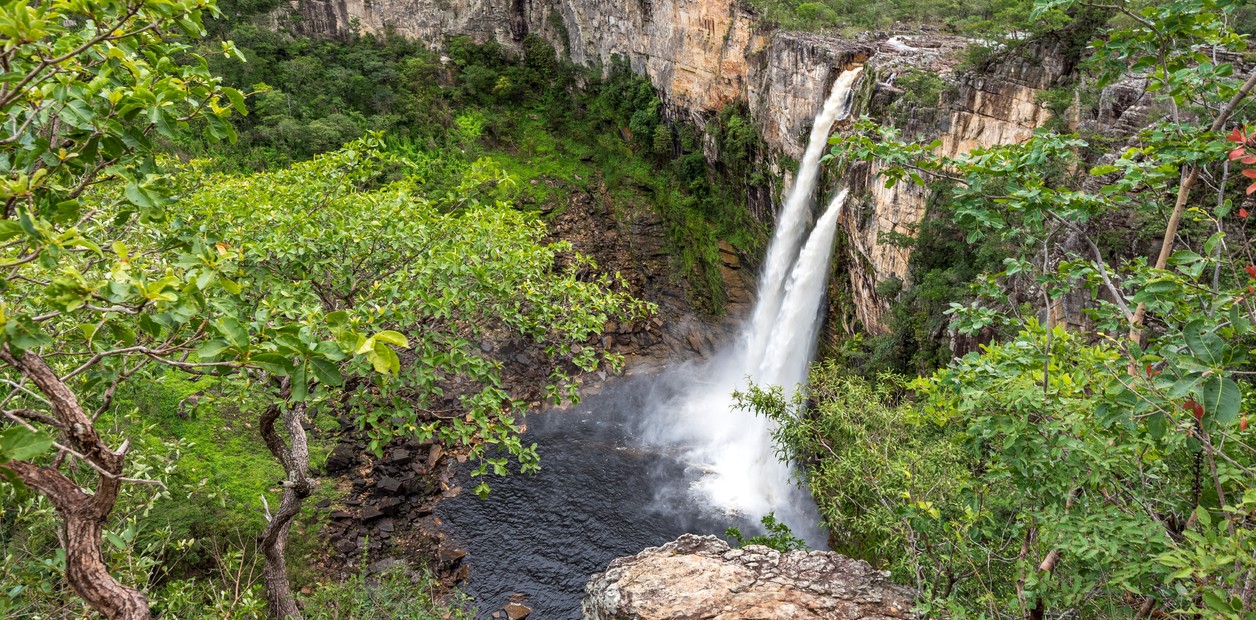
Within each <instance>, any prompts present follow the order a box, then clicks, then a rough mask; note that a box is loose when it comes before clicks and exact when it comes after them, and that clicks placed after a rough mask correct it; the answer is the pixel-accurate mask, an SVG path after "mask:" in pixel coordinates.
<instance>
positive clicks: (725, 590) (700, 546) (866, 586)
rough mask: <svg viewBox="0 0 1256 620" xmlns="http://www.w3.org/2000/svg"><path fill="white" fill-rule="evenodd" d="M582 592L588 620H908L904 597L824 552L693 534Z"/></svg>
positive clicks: (611, 571) (860, 565)
mask: <svg viewBox="0 0 1256 620" xmlns="http://www.w3.org/2000/svg"><path fill="white" fill-rule="evenodd" d="M585 592H586V594H585V598H584V602H583V605H582V607H583V610H584V617H585V618H586V619H587V620H734V619H750V618H753V619H755V620H778V619H779V620H785V619H792V620H807V619H824V620H890V619H907V618H914V617H915V614H913V613H912V592H911V590H910V589H908V588H905V587H903V586H899V585H895V584H894V583H892V582H891V581H890V580H889V577H888V576H887V573H884V572H881V571H878V570H875V569H873V568H872V566H870V565H869V564H868V563H867V562H863V561H861V560H853V559H851V558H848V557H846V556H843V555H839V554H837V553H833V552H829V551H810V552H808V551H795V552H792V553H781V552H779V551H776V550H773V549H769V548H768V547H762V546H759V545H747V546H745V547H742V548H740V549H732V548H730V547H729V546H728V544H727V543H725V542H724V541H722V540H720V539H719V538H716V537H714V536H695V535H692V534H685V535H683V536H681V537H680V538H678V539H676V540H675V541H673V542H670V543H667V544H665V545H663V546H661V547H652V548H649V549H646V550H645V551H642V552H641V553H639V554H637V555H635V556H632V557H625V558H619V559H616V560H614V561H612V562H611V563H610V566H609V567H607V569H606V571H605V572H603V573H599V574H597V575H594V576H593V578H592V579H590V581H589V584H588V586H587V587H586V588H585Z"/></svg>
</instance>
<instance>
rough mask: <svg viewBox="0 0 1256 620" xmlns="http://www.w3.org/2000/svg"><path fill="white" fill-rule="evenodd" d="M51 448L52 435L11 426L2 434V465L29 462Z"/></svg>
mask: <svg viewBox="0 0 1256 620" xmlns="http://www.w3.org/2000/svg"><path fill="white" fill-rule="evenodd" d="M51 447H52V436H51V435H49V434H47V433H44V432H39V431H32V430H30V429H29V428H26V427H25V426H10V427H9V428H7V429H5V430H4V431H3V432H0V463H7V462H9V461H28V460H30V459H32V458H35V457H37V456H39V455H41V454H43V453H44V452H47V451H48V449H49V448H51Z"/></svg>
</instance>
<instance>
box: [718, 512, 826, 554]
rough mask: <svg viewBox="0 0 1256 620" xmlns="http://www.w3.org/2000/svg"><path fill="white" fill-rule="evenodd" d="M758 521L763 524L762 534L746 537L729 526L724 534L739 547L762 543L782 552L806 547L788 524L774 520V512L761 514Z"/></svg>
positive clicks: (737, 529)
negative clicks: (761, 516)
mask: <svg viewBox="0 0 1256 620" xmlns="http://www.w3.org/2000/svg"><path fill="white" fill-rule="evenodd" d="M759 523H760V524H761V525H763V529H764V530H765V533H763V534H758V535H755V536H751V537H749V538H747V537H746V535H745V534H742V533H741V530H740V529H739V528H735V527H730V528H728V529H727V530H726V531H725V532H724V535H725V536H727V537H729V538H730V539H732V541H733V543H734V544H736V545H737V546H739V547H741V546H744V545H763V546H764V547H770V548H772V549H776V550H777V551H780V552H782V553H789V552H790V551H798V550H801V549H806V548H807V543H806V542H805V541H803V540H802V539H801V538H798V537H797V536H795V535H794V533H793V532H792V531H791V530H790V529H789V526H788V525H785V524H784V523H781V522H780V521H777V520H776V513H773V512H769V513H768V514H766V515H763V518H762V519H759Z"/></svg>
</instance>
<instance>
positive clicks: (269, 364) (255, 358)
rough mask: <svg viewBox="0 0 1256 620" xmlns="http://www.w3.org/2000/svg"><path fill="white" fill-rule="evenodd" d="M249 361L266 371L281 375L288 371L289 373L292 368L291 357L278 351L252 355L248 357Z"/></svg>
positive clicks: (284, 375)
mask: <svg viewBox="0 0 1256 620" xmlns="http://www.w3.org/2000/svg"><path fill="white" fill-rule="evenodd" d="M249 363H251V364H253V365H254V366H257V367H258V368H261V369H262V370H265V371H267V372H273V373H275V374H277V375H279V376H281V377H286V376H288V373H291V372H292V370H293V368H294V364H293V363H292V358H291V357H289V356H287V355H280V354H278V353H259V354H257V355H252V356H250V357H249Z"/></svg>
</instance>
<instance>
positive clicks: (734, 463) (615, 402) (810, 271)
mask: <svg viewBox="0 0 1256 620" xmlns="http://www.w3.org/2000/svg"><path fill="white" fill-rule="evenodd" d="M859 73H860V70H859V69H858V68H856V69H853V70H849V71H845V72H843V73H842V74H841V75H839V76H838V79H837V80H836V82H835V83H834V85H833V89H832V92H831V93H830V95H829V98H828V99H827V100H826V102H825V104H824V107H823V108H822V109H821V111H820V113H819V114H818V115H817V117H816V120H815V123H814V124H813V129H812V132H811V136H810V140H809V142H808V145H807V149H806V151H805V153H804V156H803V159H802V161H801V162H800V165H799V171H798V175H797V178H796V179H795V181H794V186H793V188H792V189H791V191H790V193H789V196H788V198H787V200H786V201H785V203H784V204H783V205H782V207H781V210H780V213H779V216H778V224H777V227H776V231H775V233H774V236H773V239H772V242H771V244H770V245H769V248H768V254H767V256H766V258H765V262H764V266H763V272H762V275H761V278H760V282H759V287H758V300H757V302H756V306H755V309H754V313H753V316H752V318H751V320H750V321H749V323H747V325H746V327H745V328H744V329H743V333H742V334H741V336H740V337H739V338H738V339H737V341H736V342H734V343H732V344H731V345H730V346H729V347H727V348H726V349H725V350H723V351H721V352H719V353H717V354H716V355H715V356H714V357H713V358H712V361H710V362H708V363H701V364H699V363H682V364H677V365H676V366H675V367H673V368H670V369H669V370H668V371H667V372H666V373H664V374H663V375H660V376H653V377H631V378H625V379H619V380H616V381H613V382H611V383H610V384H608V387H607V388H606V389H605V390H604V391H603V392H602V393H601V394H598V395H595V396H592V397H590V398H588V399H586V400H585V401H584V402H582V403H581V404H580V405H579V406H578V407H575V408H573V409H572V410H571V411H566V412H554V413H544V414H540V415H536V416H532V417H531V418H530V419H529V431H528V438H529V439H530V440H531V441H535V442H537V444H538V445H539V451H540V453H541V466H542V469H541V472H540V473H539V474H537V475H535V476H509V477H505V478H494V479H493V480H490V484H491V485H492V486H493V491H492V493H491V494H490V495H489V497H488V499H487V500H480V499H479V498H477V497H475V496H474V495H473V494H470V493H464V494H462V495H460V496H458V497H455V498H452V499H449V500H447V501H445V502H443V503H442V504H441V506H440V508H439V509H438V511H437V514H438V516H439V517H440V518H441V519H442V521H443V522H444V523H445V528H446V531H447V532H448V533H449V534H450V536H451V537H452V538H453V539H454V540H455V541H457V542H458V543H459V544H462V545H463V546H465V547H466V548H467V551H468V554H467V557H466V561H467V562H469V563H470V565H471V576H470V578H469V580H468V581H467V582H466V583H464V584H463V589H464V590H465V591H466V592H467V593H468V594H470V595H471V596H472V597H474V598H475V600H476V603H477V606H478V607H479V609H481V610H482V614H481V615H482V616H484V617H487V614H488V613H491V612H492V611H493V610H497V609H501V607H502V605H504V604H505V603H506V602H507V601H508V600H509V598H510V596H511V595H512V594H514V593H521V594H525V595H526V596H527V601H528V602H527V604H528V605H529V606H530V607H532V608H533V617H536V618H546V619H550V618H553V619H558V620H562V619H573V620H574V619H578V618H580V617H581V613H580V599H581V598H582V597H583V594H584V585H585V583H586V582H587V581H588V578H589V576H590V575H592V574H593V573H596V572H598V571H601V570H604V569H605V568H606V564H607V563H608V562H610V560H612V559H614V558H616V557H620V556H625V555H632V554H635V553H637V552H639V551H641V550H642V549H644V548H646V547H650V546H657V545H659V544H662V543H664V542H667V541H669V540H672V539H674V538H676V537H677V536H678V535H680V534H682V533H685V532H693V533H699V534H716V535H722V534H723V533H724V531H725V529H727V528H728V527H730V526H735V527H738V528H740V529H741V530H742V531H743V532H746V533H748V534H749V533H757V532H758V531H759V529H760V528H759V527H758V524H757V520H758V519H759V518H760V517H761V516H763V515H765V514H767V513H769V512H773V513H775V514H776V516H777V518H778V519H779V520H781V521H783V522H784V523H786V524H787V525H789V526H790V528H791V529H792V530H793V531H794V533H795V534H796V535H798V536H800V537H802V538H803V539H804V540H806V541H807V542H808V543H809V544H810V545H811V546H812V547H813V548H826V545H825V541H826V534H825V532H824V531H823V529H822V528H821V527H820V526H819V521H820V518H819V515H818V514H817V512H816V509H815V505H814V503H812V502H811V499H810V497H809V496H808V495H807V493H806V492H805V491H804V490H801V489H799V488H798V487H796V486H795V484H794V483H793V481H792V480H791V477H790V476H791V466H790V465H789V464H788V463H782V462H780V461H779V460H778V459H777V458H776V456H775V451H774V446H773V444H772V439H771V433H772V430H773V427H772V425H771V423H770V421H769V420H767V419H765V418H762V417H759V416H755V415H754V414H752V413H750V412H747V411H743V410H739V409H737V408H736V407H734V406H733V404H734V400H733V398H732V393H733V392H734V391H735V390H738V389H744V388H745V387H746V385H748V380H749V381H754V382H755V383H757V384H759V385H778V386H782V387H785V388H787V389H788V390H792V389H793V388H794V387H795V386H799V385H802V384H804V383H805V381H806V369H807V364H808V363H809V361H810V360H811V356H812V354H813V353H814V348H815V342H816V337H817V332H818V330H819V327H820V318H821V313H820V305H821V302H822V300H823V296H824V286H825V281H826V278H827V275H828V266H829V263H830V260H831V255H832V252H833V243H834V235H835V233H836V229H837V218H838V216H839V215H840V212H841V209H842V205H843V203H844V202H845V199H846V192H845V191H841V192H838V193H837V194H836V195H835V196H834V197H833V198H832V199H831V201H830V202H829V204H828V206H827V208H826V209H825V210H824V212H823V214H822V215H821V216H820V218H819V219H818V220H817V221H816V223H815V226H813V227H811V232H810V233H808V232H807V228H808V224H809V223H810V221H811V219H812V217H813V216H812V208H813V206H814V205H813V203H812V198H813V196H814V194H815V189H816V183H817V180H818V178H819V168H820V165H819V162H820V158H821V156H822V155H823V153H824V151H825V147H826V144H827V139H828V135H829V132H830V131H831V128H832V125H833V123H835V122H836V121H837V120H840V119H842V118H845V117H846V116H848V115H849V114H850V108H851V99H852V89H853V87H854V84H855V81H856V80H857V79H858V78H859ZM804 238H805V239H804ZM462 475H463V476H465V473H464V474H462ZM461 482H462V486H463V487H464V488H470V487H471V486H474V484H473V483H472V482H471V481H469V480H466V479H463V480H462V481H461Z"/></svg>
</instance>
